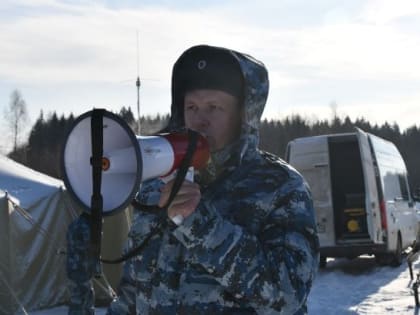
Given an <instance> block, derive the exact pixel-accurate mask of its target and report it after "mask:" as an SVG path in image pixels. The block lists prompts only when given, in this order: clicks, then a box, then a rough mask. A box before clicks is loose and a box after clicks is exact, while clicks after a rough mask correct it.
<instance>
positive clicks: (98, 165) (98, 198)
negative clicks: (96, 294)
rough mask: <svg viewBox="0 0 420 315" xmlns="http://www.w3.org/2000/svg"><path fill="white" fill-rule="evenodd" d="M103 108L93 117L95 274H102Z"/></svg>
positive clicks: (91, 246)
mask: <svg viewBox="0 0 420 315" xmlns="http://www.w3.org/2000/svg"><path fill="white" fill-rule="evenodd" d="M103 115H104V110H103V109H94V110H93V111H92V118H91V140H92V159H91V164H92V198H91V217H92V220H91V225H90V233H91V244H90V254H91V257H92V260H93V261H94V262H95V276H100V274H101V273H102V268H101V265H100V255H101V236H102V210H103V199H102V194H101V181H102V155H103Z"/></svg>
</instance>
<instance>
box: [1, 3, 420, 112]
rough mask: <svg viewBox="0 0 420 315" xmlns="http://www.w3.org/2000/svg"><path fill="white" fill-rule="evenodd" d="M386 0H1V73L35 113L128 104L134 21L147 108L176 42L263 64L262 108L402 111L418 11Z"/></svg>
mask: <svg viewBox="0 0 420 315" xmlns="http://www.w3.org/2000/svg"><path fill="white" fill-rule="evenodd" d="M394 3H395V2H394V1H375V0H369V1H351V2H345V3H343V2H341V1H334V0H325V1H321V2H317V3H312V2H308V1H303V0H297V1H277V0H276V1H261V2H259V4H258V5H255V2H254V1H249V0H245V1H239V0H235V1H229V2H224V1H216V2H204V4H201V5H198V4H197V3H196V4H194V5H192V6H189V4H190V2H189V1H181V2H180V3H178V2H177V5H174V4H173V3H172V4H168V2H167V1H155V2H153V3H152V2H151V1H145V2H141V3H138V2H130V1H123V4H122V5H119V4H118V3H117V2H115V3H113V2H108V4H107V5H105V4H103V2H102V1H91V2H88V4H86V3H85V2H84V1H54V0H31V1H29V0H16V1H13V2H12V1H8V0H4V1H2V2H1V3H0V12H3V13H0V17H1V18H0V40H1V43H2V44H1V49H0V60H2V67H0V82H2V85H3V86H15V87H16V88H20V87H24V88H25V89H24V91H23V93H24V96H25V97H27V101H28V104H32V106H31V108H32V110H35V113H38V112H39V111H38V110H39V109H40V108H46V107H48V106H50V107H51V108H52V109H56V108H58V109H61V110H63V111H64V110H68V109H69V108H72V111H73V112H76V113H77V110H76V109H77V106H78V105H77V104H81V105H79V108H80V110H79V111H83V110H84V109H86V104H89V105H90V106H97V105H98V104H107V106H108V105H109V106H115V107H116V108H120V107H121V106H122V105H126V104H132V103H134V101H135V98H134V97H135V93H134V85H133V84H134V80H135V78H136V76H137V61H138V58H137V38H136V33H137V31H138V32H139V62H140V64H139V69H140V77H141V79H142V88H141V89H142V90H141V91H142V92H141V95H142V102H144V104H146V105H145V106H144V112H147V113H152V112H155V113H157V112H167V111H168V107H169V102H170V76H171V69H172V65H173V63H174V62H175V60H176V59H177V58H178V56H179V55H180V54H181V53H182V52H183V51H184V50H185V49H186V48H188V47H189V46H192V45H196V44H202V43H207V44H211V45H218V46H227V47H231V48H234V49H237V50H239V51H243V52H246V53H249V54H250V55H253V56H254V57H256V58H257V59H260V60H262V61H263V62H264V63H265V64H266V66H267V67H268V69H269V74H270V80H271V92H270V97H269V103H268V106H267V110H266V112H267V113H273V115H277V113H276V112H280V113H282V111H283V109H289V108H293V110H295V111H300V112H315V113H323V112H325V114H323V115H328V112H329V111H330V109H329V107H328V104H329V103H330V102H331V101H332V100H334V99H336V100H337V102H338V104H339V110H340V107H341V106H344V104H348V106H351V107H352V108H354V109H353V110H352V111H349V112H352V113H353V112H355V113H356V111H357V113H358V114H360V115H363V112H364V108H365V107H364V106H371V107H369V108H372V111H377V108H380V107H376V106H379V105H375V104H402V105H404V104H405V103H407V106H408V107H407V108H410V109H412V110H413V109H414V107H413V106H414V105H410V104H415V103H417V104H418V103H419V100H420V98H419V95H418V94H416V93H411V92H410V91H411V90H410V91H408V89H407V87H406V86H409V87H410V89H413V88H412V86H413V84H416V83H418V82H420V81H419V80H420V58H418V56H420V40H419V38H420V27H419V28H413V27H411V25H414V24H415V23H416V22H413V21H412V20H407V19H411V18H413V17H417V19H418V18H419V16H420V10H419V5H418V4H417V1H404V0H402V1H398V3H397V4H396V5H394ZM111 4H112V5H111ZM187 8H188V9H187ZM403 20H404V22H403ZM413 23H414V24H413ZM394 83H395V84H394ZM2 91H3V89H1V88H0V92H2ZM407 92H409V93H408V94H407ZM5 97H8V94H7V95H6V96H2V98H3V99H5ZM341 104H343V105H341ZM361 104H363V106H362V105H361ZM402 105H400V107H401V106H402ZM279 108H280V109H281V110H279ZM310 108H313V109H314V110H312V111H310V110H309V109H310ZM320 108H323V109H322V110H321V109H320ZM366 108H367V107H366ZM389 108H390V110H392V106H391V105H389ZM349 109H350V107H349ZM359 111H360V112H359ZM380 114H381V115H382V114H383V112H381V113H380ZM374 116H375V115H373V114H372V115H371V117H372V119H373V118H374ZM376 116H378V115H376ZM392 117H395V116H391V118H392ZM408 117H409V118H408V119H413V118H412V117H413V115H408Z"/></svg>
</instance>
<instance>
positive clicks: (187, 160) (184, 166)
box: [163, 129, 199, 208]
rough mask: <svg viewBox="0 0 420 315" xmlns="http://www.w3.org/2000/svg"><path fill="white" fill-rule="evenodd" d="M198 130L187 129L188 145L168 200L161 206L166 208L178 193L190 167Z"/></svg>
mask: <svg viewBox="0 0 420 315" xmlns="http://www.w3.org/2000/svg"><path fill="white" fill-rule="evenodd" d="M198 135H199V134H198V132H196V131H193V130H190V129H188V139H189V141H188V147H187V151H186V152H185V155H184V158H183V159H182V161H181V165H180V166H179V169H178V172H177V173H176V177H175V181H174V185H173V186H172V190H171V193H170V195H169V198H168V201H167V202H166V205H165V206H164V207H163V208H168V207H169V205H170V204H171V203H172V200H173V199H174V198H175V196H176V194H177V193H178V191H179V189H180V188H181V185H182V183H183V181H184V179H185V176H186V175H187V172H188V170H189V168H190V165H191V162H192V159H193V156H194V152H195V149H196V148H197V141H198Z"/></svg>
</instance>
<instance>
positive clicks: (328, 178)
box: [286, 129, 418, 267]
mask: <svg viewBox="0 0 420 315" xmlns="http://www.w3.org/2000/svg"><path fill="white" fill-rule="evenodd" d="M286 159H287V161H288V162H289V163H290V164H291V165H292V166H293V167H295V168H296V169H297V170H298V171H299V172H300V173H301V174H302V175H303V176H304V177H305V179H306V180H307V182H308V184H309V186H310V188H311V191H312V196H313V201H314V207H315V211H316V218H317V227H318V235H319V239H320V245H321V263H320V266H321V267H325V264H326V258H327V257H348V258H354V257H357V256H359V255H362V254H371V255H372V254H373V255H375V257H376V260H377V262H378V263H380V264H390V265H393V266H398V265H400V264H401V261H402V251H403V250H404V249H406V248H407V247H409V246H411V245H412V244H413V242H414V241H415V240H416V235H417V220H418V219H417V215H416V211H415V209H414V202H413V200H412V197H411V194H410V189H409V186H408V181H407V170H406V167H405V163H404V161H403V159H402V157H401V155H400V153H399V152H398V150H397V148H396V147H395V145H394V144H393V143H391V142H389V141H386V140H384V139H381V138H379V137H376V136H374V135H372V134H369V133H366V132H363V131H362V130H360V129H357V131H356V132H354V133H345V134H332V135H322V136H315V137H306V138H298V139H295V140H293V141H291V142H289V144H288V146H287V151H286Z"/></svg>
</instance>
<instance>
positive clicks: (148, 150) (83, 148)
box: [62, 110, 210, 216]
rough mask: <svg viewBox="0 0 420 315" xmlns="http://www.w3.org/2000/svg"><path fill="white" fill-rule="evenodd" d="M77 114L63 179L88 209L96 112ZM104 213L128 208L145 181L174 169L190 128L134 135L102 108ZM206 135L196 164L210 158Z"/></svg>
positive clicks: (69, 137)
mask: <svg viewBox="0 0 420 315" xmlns="http://www.w3.org/2000/svg"><path fill="white" fill-rule="evenodd" d="M93 111H94V110H92V111H89V112H86V113H84V114H82V115H81V116H79V117H78V118H77V119H76V120H75V121H74V123H73V125H72V127H71V128H70V130H69V133H68V135H67V137H66V140H65V144H64V147H63V154H62V169H63V180H64V183H65V186H66V188H67V190H68V191H69V193H70V194H71V195H72V197H73V199H75V200H76V201H77V202H78V204H79V205H81V206H82V208H83V209H84V210H85V211H87V212H89V211H90V206H91V197H92V192H93V188H92V181H93V180H92V130H91V128H92V115H93ZM102 112H103V116H102V127H103V130H102V145H103V147H102V149H103V150H102V152H103V156H102V174H101V194H102V198H103V209H102V213H103V215H105V216H106V215H112V214H114V213H116V212H118V211H119V210H122V209H124V208H125V207H127V205H128V204H129V203H130V202H131V201H132V200H133V198H134V197H135V195H136V193H137V192H138V190H139V188H140V184H141V182H143V181H145V180H147V179H152V178H157V177H164V176H167V175H169V174H171V173H172V172H173V171H174V170H176V169H177V168H178V167H179V166H180V163H181V162H182V160H183V158H184V156H185V154H186V151H187V148H188V143H189V142H188V134H187V133H185V132H179V133H168V134H161V135H157V136H136V135H135V134H134V133H133V131H132V130H131V128H130V127H129V126H128V125H127V124H126V123H125V122H124V121H123V120H122V119H121V118H120V117H118V116H117V115H115V114H112V113H110V112H108V111H105V110H102ZM209 156H210V153H209V147H208V143H207V141H206V139H205V138H204V137H203V136H201V135H200V136H199V138H198V141H197V145H196V150H195V152H194V155H193V157H192V166H193V167H194V168H196V169H200V168H203V167H205V165H206V164H207V161H208V159H209Z"/></svg>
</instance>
